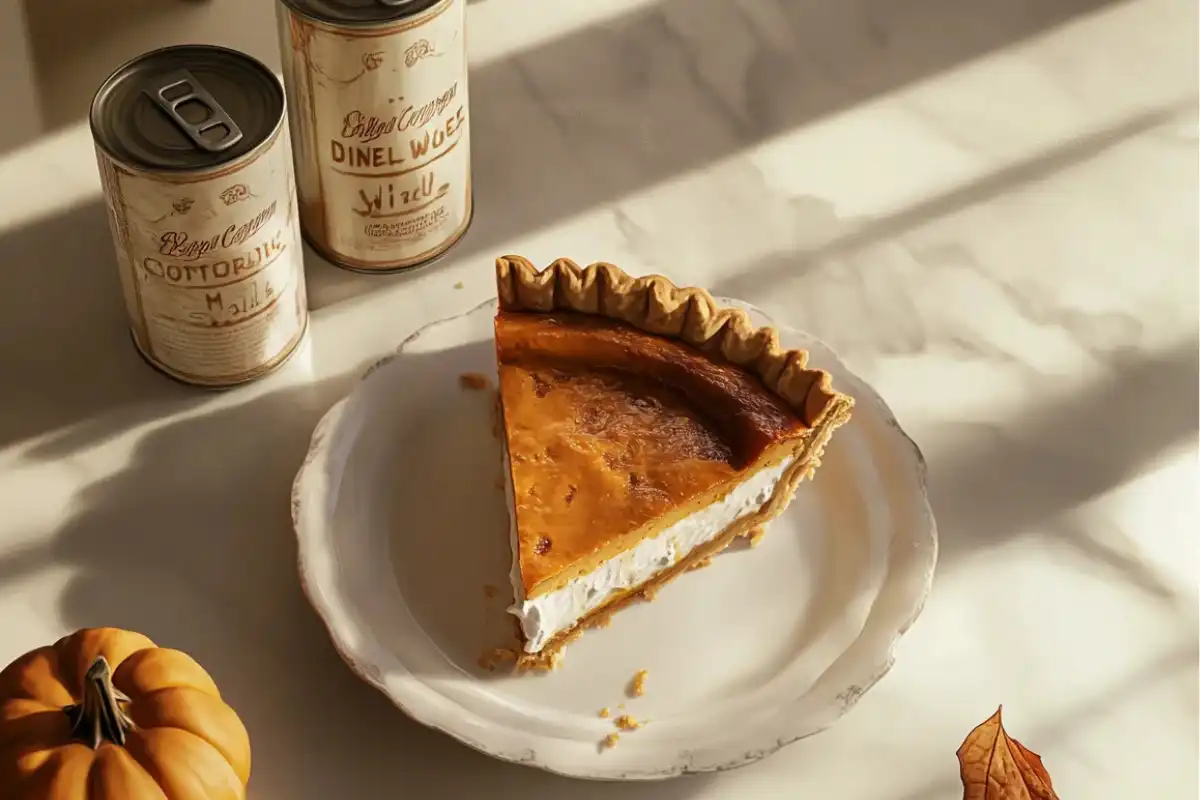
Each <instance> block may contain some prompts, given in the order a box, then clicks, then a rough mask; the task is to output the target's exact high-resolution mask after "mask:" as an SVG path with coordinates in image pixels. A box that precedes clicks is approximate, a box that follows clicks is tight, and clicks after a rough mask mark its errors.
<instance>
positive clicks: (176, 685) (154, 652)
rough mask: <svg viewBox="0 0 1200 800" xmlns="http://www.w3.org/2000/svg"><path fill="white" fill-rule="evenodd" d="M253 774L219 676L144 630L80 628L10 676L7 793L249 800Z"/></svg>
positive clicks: (4, 768) (24, 798)
mask: <svg viewBox="0 0 1200 800" xmlns="http://www.w3.org/2000/svg"><path fill="white" fill-rule="evenodd" d="M249 777H250V737H249V736H248V735H247V734H246V728H245V726H243V725H242V721H241V720H240V719H238V716H237V714H236V713H234V711H233V709H232V708H230V707H229V706H227V705H226V704H225V703H224V701H222V700H221V694H220V692H218V691H217V686H216V684H215V683H213V679H212V678H211V677H209V675H208V673H207V672H205V671H204V669H203V668H202V667H201V666H200V665H199V664H197V663H196V662H195V661H193V660H192V658H191V657H190V656H188V655H186V654H184V653H181V652H179V651H178V650H169V649H166V648H160V647H157V646H156V645H155V644H154V642H152V641H150V640H149V639H147V638H146V637H145V636H142V635H141V634H140V633H131V632H130V631H123V630H118V629H116V628H94V629H86V630H81V631H78V632H76V633H73V634H71V635H70V636H66V637H64V638H62V639H59V640H58V641H57V642H55V643H54V644H53V645H50V646H48V647H39V648H38V649H37V650H34V651H33V652H30V653H26V654H25V655H23V656H21V657H20V658H18V659H17V660H16V661H14V662H13V663H11V664H9V665H8V666H7V667H5V669H4V671H3V672H0V797H3V798H5V800H244V798H245V797H246V781H247V780H248V779H249Z"/></svg>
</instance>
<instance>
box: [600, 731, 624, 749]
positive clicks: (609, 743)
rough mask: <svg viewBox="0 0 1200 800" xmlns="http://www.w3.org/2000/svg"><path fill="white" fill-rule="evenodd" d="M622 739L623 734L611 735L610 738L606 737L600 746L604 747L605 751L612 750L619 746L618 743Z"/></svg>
mask: <svg viewBox="0 0 1200 800" xmlns="http://www.w3.org/2000/svg"><path fill="white" fill-rule="evenodd" d="M620 739H621V734H619V733H610V734H609V735H608V736H605V737H604V741H602V742H601V743H600V746H601V747H603V748H604V749H605V750H612V749H613V748H614V747H616V746H617V742H618V741H620Z"/></svg>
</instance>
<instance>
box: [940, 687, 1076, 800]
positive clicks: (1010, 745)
mask: <svg viewBox="0 0 1200 800" xmlns="http://www.w3.org/2000/svg"><path fill="white" fill-rule="evenodd" d="M1000 711H1001V709H1000V708H998V709H996V713H995V714H993V715H992V716H991V717H989V718H988V720H987V721H986V722H984V723H982V724H980V725H978V726H977V727H976V728H975V730H973V731H971V732H970V733H969V734H968V735H967V738H966V739H965V740H963V743H962V746H961V747H959V748H958V763H959V766H960V768H961V774H962V782H963V800H1059V797H1058V795H1057V794H1056V793H1055V792H1054V787H1052V786H1051V785H1050V774H1049V773H1048V772H1046V767H1045V766H1043V764H1042V759H1041V757H1040V756H1038V754H1037V753H1035V752H1033V751H1032V750H1029V749H1027V748H1026V747H1025V746H1024V745H1022V744H1021V743H1020V742H1018V741H1017V740H1016V739H1013V738H1011V737H1009V735H1008V733H1007V732H1006V731H1005V730H1004V724H1003V723H1002V722H1001V719H1000Z"/></svg>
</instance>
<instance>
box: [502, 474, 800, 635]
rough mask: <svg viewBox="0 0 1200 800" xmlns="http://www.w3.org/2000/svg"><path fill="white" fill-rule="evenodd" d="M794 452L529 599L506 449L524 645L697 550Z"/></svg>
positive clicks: (769, 484)
mask: <svg viewBox="0 0 1200 800" xmlns="http://www.w3.org/2000/svg"><path fill="white" fill-rule="evenodd" d="M793 458H794V457H792V456H789V457H788V458H786V459H784V460H783V461H781V462H780V463H778V464H776V465H774V466H772V467H767V468H766V469H763V470H760V471H759V472H758V473H757V474H756V475H754V477H752V478H750V480H748V481H746V482H745V483H743V484H741V485H740V486H738V487H736V488H735V489H734V490H733V491H731V492H730V493H729V494H727V495H726V496H725V497H723V498H721V499H720V500H718V501H717V502H715V503H713V504H712V505H710V506H707V507H706V508H702V509H700V510H699V511H697V512H696V513H695V514H692V515H691V516H689V517H686V518H684V519H681V520H680V521H679V522H676V523H675V524H674V525H672V526H670V527H668V528H664V529H663V530H662V531H661V532H660V533H659V534H658V535H657V536H654V537H653V538H648V539H644V540H643V541H641V542H639V543H638V545H637V546H636V547H634V548H632V549H630V550H626V551H625V552H624V553H621V554H620V555H618V556H615V557H613V558H611V559H609V560H608V561H606V562H604V563H603V564H601V565H600V566H599V567H597V568H596V569H594V570H593V571H591V572H589V573H588V574H586V575H580V576H579V577H577V578H574V579H572V580H571V581H570V582H568V583H567V584H566V585H565V586H563V587H562V588H561V589H558V590H556V591H553V592H547V593H546V594H543V595H539V596H537V597H535V598H533V599H526V597H525V587H524V583H523V582H522V581H521V568H520V563H519V560H518V558H517V523H516V514H515V513H513V511H514V509H513V488H512V476H511V474H510V472H509V470H508V453H507V451H506V452H505V454H504V465H505V480H506V481H507V482H508V486H507V488H508V503H509V508H508V512H509V520H510V525H511V528H510V540H511V543H512V552H513V566H512V572H511V574H510V578H511V580H512V585H513V595H514V597H515V598H516V600H515V602H514V603H513V605H512V606H510V607H509V609H508V611H509V613H510V614H512V615H514V616H515V617H516V618H517V619H518V620H520V623H521V631H522V632H523V633H524V635H525V651H526V652H528V653H537V652H538V651H540V650H541V649H542V648H543V647H545V646H546V642H548V641H550V640H551V639H552V638H554V637H555V636H556V635H557V634H559V633H561V632H563V631H565V630H568V629H570V628H571V627H572V626H573V625H575V623H576V622H578V621H579V620H580V619H581V618H582V617H584V616H586V615H587V614H589V613H591V612H592V611H595V610H596V609H597V608H599V607H600V606H602V605H603V604H604V603H605V602H606V601H608V600H609V599H610V598H611V597H612V596H613V595H614V594H616V593H618V592H623V591H625V590H628V589H633V588H635V587H637V586H641V585H642V584H643V583H645V582H646V581H648V580H650V579H651V578H653V577H654V576H655V575H657V574H658V573H660V572H662V571H663V570H665V569H668V568H670V567H672V566H674V565H675V564H676V563H678V562H679V561H680V560H681V559H683V558H686V557H687V556H688V555H689V554H690V553H691V552H692V551H693V550H695V549H696V548H697V547H700V546H701V545H704V544H707V543H709V542H711V541H712V540H713V539H716V538H717V537H718V536H720V535H721V533H722V532H723V531H724V530H725V529H726V528H728V527H729V526H730V525H732V524H733V523H734V522H736V521H737V520H739V519H741V518H742V517H744V516H746V515H747V514H752V513H754V512H756V511H758V510H759V509H760V508H762V506H763V504H764V503H766V502H767V501H768V500H769V499H770V498H771V495H772V494H774V492H775V487H776V486H777V485H778V484H779V480H780V478H782V477H783V473H784V471H785V470H786V469H787V468H788V465H790V464H791V463H792V461H793Z"/></svg>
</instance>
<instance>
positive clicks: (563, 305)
mask: <svg viewBox="0 0 1200 800" xmlns="http://www.w3.org/2000/svg"><path fill="white" fill-rule="evenodd" d="M496 294H497V296H498V298H499V301H500V308H501V309H502V310H505V311H532V312H541V313H549V312H552V311H576V312H580V313H584V314H594V315H597V316H602V317H607V318H609V319H614V320H619V321H622V322H625V323H627V324H629V325H632V326H633V327H635V328H638V329H639V330H643V331H645V332H647V333H651V334H656V335H658V336H666V337H670V338H675V339H680V340H682V341H685V342H687V343H688V344H690V345H693V346H694V347H697V348H700V349H702V350H704V351H705V352H708V353H719V354H720V356H721V357H722V358H723V359H724V360H725V361H727V362H729V363H731V364H734V365H736V366H739V367H742V368H744V369H748V370H750V371H751V372H753V373H754V374H755V375H757V376H758V378H759V379H760V380H761V381H762V382H763V385H765V386H766V387H767V388H768V389H770V390H771V391H772V392H774V393H775V394H777V395H778V396H780V397H782V398H783V399H784V400H786V401H787V402H788V404H789V405H791V407H792V408H793V409H794V410H795V411H796V413H797V415H798V416H799V417H800V419H801V420H803V421H804V423H805V424H806V425H807V426H808V427H810V428H816V427H820V426H821V425H822V423H824V422H826V421H828V420H830V419H831V418H840V421H845V419H846V418H848V417H849V414H850V410H851V409H852V408H853V406H854V398H852V397H850V396H849V395H845V394H842V393H841V392H838V391H836V390H835V389H834V388H833V378H832V376H830V374H829V373H828V372H826V371H824V370H821V369H809V368H808V351H806V350H785V349H784V348H783V347H781V346H780V344H779V333H778V332H777V331H776V330H775V329H774V328H772V327H769V326H764V327H762V328H756V327H754V324H753V323H752V322H751V321H750V317H749V315H748V314H746V312H745V311H742V310H741V309H739V308H728V307H723V306H721V305H720V304H719V303H717V301H716V300H714V299H713V296H712V295H711V294H709V293H708V291H707V290H705V289H700V288H695V287H679V286H676V285H675V284H674V283H672V282H671V281H670V280H669V279H668V278H665V277H663V276H662V275H646V276H644V277H640V278H635V277H633V276H631V275H629V274H628V273H626V272H625V271H624V270H622V269H621V268H620V267H617V266H614V265H613V264H609V263H607V262H603V261H599V262H596V263H594V264H589V265H588V266H586V267H580V266H579V265H578V264H576V263H575V262H574V261H572V260H570V259H569V258H560V259H558V260H556V261H554V262H553V263H552V264H550V265H549V266H548V267H546V268H545V269H541V270H539V269H538V268H537V267H535V266H534V265H533V263H532V262H530V261H529V259H527V258H524V257H523V256H515V255H509V256H501V257H500V258H497V259H496Z"/></svg>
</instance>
